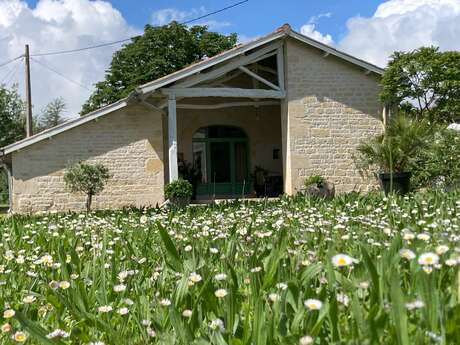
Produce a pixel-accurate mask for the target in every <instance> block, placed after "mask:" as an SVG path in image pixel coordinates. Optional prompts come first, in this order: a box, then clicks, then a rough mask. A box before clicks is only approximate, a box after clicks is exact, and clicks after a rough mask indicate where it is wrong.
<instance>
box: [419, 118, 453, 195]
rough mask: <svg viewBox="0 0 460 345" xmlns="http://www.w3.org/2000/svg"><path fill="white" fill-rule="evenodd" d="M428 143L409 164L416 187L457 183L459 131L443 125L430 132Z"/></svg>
mask: <svg viewBox="0 0 460 345" xmlns="http://www.w3.org/2000/svg"><path fill="white" fill-rule="evenodd" d="M428 139H429V140H428V142H429V144H428V145H427V146H426V147H425V148H423V149H422V150H420V151H419V152H418V154H417V156H416V158H415V159H414V162H413V164H412V166H411V171H412V183H413V185H414V187H416V188H422V187H434V186H436V185H437V184H438V183H441V184H442V185H444V186H451V185H456V184H457V185H458V183H459V180H460V133H458V132H456V131H455V130H453V129H447V128H445V126H443V127H438V128H437V129H436V130H434V131H433V132H432V134H430V136H429V138H428Z"/></svg>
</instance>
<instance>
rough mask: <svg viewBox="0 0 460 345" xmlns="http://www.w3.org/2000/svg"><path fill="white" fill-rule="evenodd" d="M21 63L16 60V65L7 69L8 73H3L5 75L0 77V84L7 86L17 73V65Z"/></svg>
mask: <svg viewBox="0 0 460 345" xmlns="http://www.w3.org/2000/svg"><path fill="white" fill-rule="evenodd" d="M20 65H21V63H20V62H17V63H16V65H15V66H14V67H13V68H12V69H10V70H9V71H8V73H7V74H6V75H5V77H4V78H3V79H2V81H1V82H0V85H2V84H3V85H5V86H8V85H9V84H10V83H11V81H12V80H13V79H14V77H16V74H17V73H18V69H19V66H20Z"/></svg>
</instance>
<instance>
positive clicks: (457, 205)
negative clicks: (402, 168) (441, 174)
mask: <svg viewBox="0 0 460 345" xmlns="http://www.w3.org/2000/svg"><path fill="white" fill-rule="evenodd" d="M459 216H460V194H459V193H456V192H452V193H449V194H446V193H439V192H425V193H420V194H414V195H411V196H408V197H398V198H397V197H391V198H385V197H384V196H382V195H380V194H370V195H367V196H362V195H361V196H360V195H357V194H353V195H346V196H341V197H338V198H336V199H334V200H332V201H320V200H308V199H301V198H285V199H281V200H280V201H275V202H267V203H251V204H240V203H233V204H228V205H219V206H214V207H206V208H204V207H203V208H199V207H193V208H189V209H187V210H185V211H177V212H169V213H168V212H166V211H158V210H146V211H139V210H125V211H116V212H103V213H92V214H89V215H86V214H79V215H78V214H60V215H57V214H54V215H48V216H42V217H15V218H3V219H0V228H1V229H0V231H1V233H2V236H1V242H0V243H1V244H0V246H1V247H0V254H1V259H0V260H1V261H0V302H1V304H2V305H3V312H2V314H1V315H0V317H1V318H2V320H1V325H2V326H1V332H2V333H1V335H0V342H1V343H2V344H8V343H18V342H23V341H25V342H26V343H27V344H103V343H104V344H150V343H151V344H197V345H205V344H216V345H223V344H228V345H242V344H245V345H246V344H248V345H249V344H251V345H252V344H253V345H260V344H430V343H433V344H434V343H437V344H459V343H460V327H459V324H460V302H459V298H460V296H459V292H460V286H459V283H460V275H459V271H458V264H459V263H460V253H459V252H460V243H459V240H460V229H459V226H460V220H459V218H460V217H459Z"/></svg>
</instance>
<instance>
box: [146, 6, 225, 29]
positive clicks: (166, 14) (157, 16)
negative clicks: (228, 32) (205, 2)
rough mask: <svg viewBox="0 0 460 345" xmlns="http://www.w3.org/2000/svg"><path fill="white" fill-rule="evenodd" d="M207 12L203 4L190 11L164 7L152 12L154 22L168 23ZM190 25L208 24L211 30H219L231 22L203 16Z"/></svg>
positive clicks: (157, 23) (154, 23) (159, 23)
mask: <svg viewBox="0 0 460 345" xmlns="http://www.w3.org/2000/svg"><path fill="white" fill-rule="evenodd" d="M207 13H209V11H207V10H206V8H205V7H203V6H201V7H199V8H192V9H191V10H189V11H181V10H178V9H176V8H163V9H161V10H158V11H155V12H153V13H152V24H153V25H166V24H168V23H170V22H172V21H176V22H179V23H181V22H185V21H188V20H191V19H194V18H198V17H200V16H203V15H206V14H207ZM190 25H206V26H208V28H209V29H210V30H219V29H222V28H224V27H228V26H230V25H231V24H230V23H229V22H226V21H217V20H212V19H211V20H206V18H203V20H201V21H200V20H198V21H196V22H193V23H190Z"/></svg>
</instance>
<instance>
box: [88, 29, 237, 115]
mask: <svg viewBox="0 0 460 345" xmlns="http://www.w3.org/2000/svg"><path fill="white" fill-rule="evenodd" d="M236 41H237V36H236V34H230V35H222V34H219V33H216V32H211V31H208V28H207V27H206V26H200V25H196V26H193V27H187V26H186V25H182V24H179V23H177V22H172V23H171V24H168V25H164V26H151V25H146V26H145V28H144V33H143V35H141V36H137V37H134V38H133V39H132V41H131V42H130V43H128V44H127V45H125V46H124V47H123V48H122V49H120V50H118V51H117V52H115V54H114V55H113V58H112V62H111V64H110V66H109V68H108V70H107V71H106V74H105V79H104V80H103V81H101V82H98V83H97V84H96V90H95V91H94V93H93V94H92V95H91V96H90V98H89V99H88V100H87V101H86V103H85V104H84V105H83V108H82V111H81V114H82V115H83V114H86V113H88V112H90V111H93V110H95V109H97V108H100V107H102V106H104V105H107V104H110V103H113V102H116V101H117V100H119V99H121V98H123V97H126V96H128V95H129V94H130V93H131V92H132V91H133V90H134V89H135V88H136V87H137V86H139V85H142V84H144V83H147V82H149V81H153V80H155V79H158V78H161V77H163V76H165V75H168V74H170V73H172V72H175V71H177V70H179V69H181V68H183V67H185V66H187V65H190V64H191V63H194V62H197V61H200V60H202V59H203V58H205V57H211V56H214V55H216V54H218V53H220V52H222V51H224V50H227V49H230V48H232V47H233V46H234V45H235V44H236Z"/></svg>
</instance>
